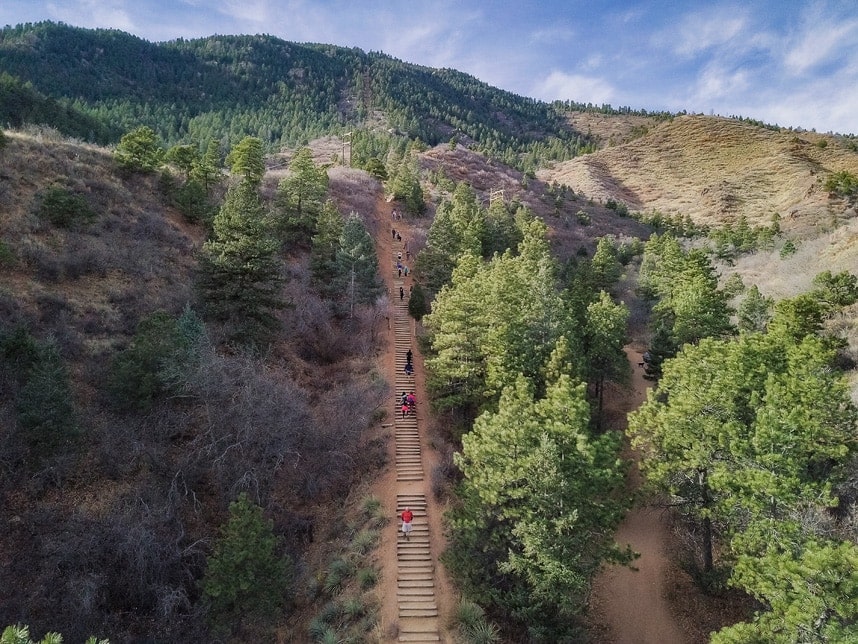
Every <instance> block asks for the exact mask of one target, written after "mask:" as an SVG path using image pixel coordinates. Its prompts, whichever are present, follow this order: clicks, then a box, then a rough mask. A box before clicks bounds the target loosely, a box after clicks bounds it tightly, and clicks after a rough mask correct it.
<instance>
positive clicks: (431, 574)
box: [375, 202, 450, 642]
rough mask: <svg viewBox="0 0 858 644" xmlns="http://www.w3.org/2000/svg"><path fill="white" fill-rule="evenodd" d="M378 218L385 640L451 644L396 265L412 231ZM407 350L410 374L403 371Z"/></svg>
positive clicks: (416, 382)
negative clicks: (403, 401) (385, 296)
mask: <svg viewBox="0 0 858 644" xmlns="http://www.w3.org/2000/svg"><path fill="white" fill-rule="evenodd" d="M377 212H378V215H379V223H380V224H381V225H380V226H379V230H380V232H379V238H378V239H377V240H376V248H377V251H378V256H379V261H380V264H381V270H382V275H383V278H384V282H385V284H386V285H387V288H388V293H389V296H390V309H389V312H388V319H387V320H386V321H385V325H386V329H385V332H386V333H387V334H388V342H387V351H385V356H384V358H383V367H384V370H385V374H386V375H388V376H389V377H390V378H391V382H393V386H394V393H395V396H394V397H392V398H391V400H390V408H389V409H390V416H389V420H388V421H386V426H388V427H390V428H392V430H393V433H392V436H391V440H390V446H389V449H388V452H389V454H390V460H391V462H392V465H393V467H392V468H390V467H389V468H388V470H387V473H386V474H385V476H384V477H383V478H382V479H380V480H379V481H378V483H377V485H376V486H375V488H376V493H377V495H378V497H379V498H380V499H381V501H382V503H383V504H384V507H385V508H386V509H387V512H388V515H389V516H390V517H391V518H392V519H393V521H392V522H391V524H390V525H389V526H388V528H386V529H385V530H384V534H383V535H382V543H381V555H380V558H381V566H382V578H381V581H380V584H379V586H378V592H379V596H380V598H381V602H382V625H383V630H384V638H385V639H384V641H398V642H446V641H448V639H447V637H446V636H445V633H444V624H443V620H442V617H443V615H445V614H447V613H446V610H447V603H448V601H449V598H450V592H449V585H448V583H447V581H446V577H445V575H444V573H443V571H442V570H441V569H440V567H439V565H438V556H439V555H440V554H441V552H442V551H443V548H444V540H443V533H442V525H441V514H442V508H440V507H439V506H438V504H437V503H436V502H435V499H434V497H433V496H432V493H431V485H430V479H431V472H432V469H433V467H434V465H435V463H436V461H437V454H436V453H435V452H434V450H433V449H432V448H431V446H430V444H429V440H428V438H427V432H426V428H427V426H428V420H429V419H428V413H429V405H428V404H427V398H426V389H425V381H424V376H423V360H422V357H421V356H420V353H419V348H418V346H417V343H416V339H415V322H414V320H413V319H412V318H411V317H410V316H409V315H408V296H409V291H410V286H411V277H410V275H409V276H408V277H406V276H405V274H404V270H400V269H399V268H398V266H397V265H398V264H401V265H402V266H403V268H404V266H406V265H408V266H409V269H410V264H411V261H410V259H411V258H409V257H408V253H407V251H406V243H407V241H408V233H407V229H408V227H407V224H405V223H404V222H402V221H400V220H397V221H392V220H391V209H390V205H389V204H386V203H384V202H381V203H379V207H378V210H377ZM388 222H390V225H387V223H388ZM400 228H401V230H400ZM393 229H396V231H397V232H398V233H399V235H400V238H397V236H396V235H395V234H394V233H393V232H392V231H393ZM400 289H401V291H400ZM409 351H411V353H412V363H413V366H414V373H413V375H409V374H407V373H406V372H405V363H406V356H407V353H408V352H409ZM403 392H408V393H411V392H414V394H415V397H416V399H417V409H416V412H415V413H413V414H411V413H409V414H406V415H405V416H403V415H402V413H401V410H400V408H399V405H398V401H399V398H400V396H401V395H402V393H403ZM406 507H407V508H409V509H410V510H411V512H413V514H414V520H413V531H412V532H411V534H410V536H409V538H408V539H407V540H406V539H405V537H404V536H403V535H402V533H401V532H400V527H401V521H400V520H399V517H400V515H401V514H402V512H403V510H405V508H406Z"/></svg>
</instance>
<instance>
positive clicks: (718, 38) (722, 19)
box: [659, 6, 748, 58]
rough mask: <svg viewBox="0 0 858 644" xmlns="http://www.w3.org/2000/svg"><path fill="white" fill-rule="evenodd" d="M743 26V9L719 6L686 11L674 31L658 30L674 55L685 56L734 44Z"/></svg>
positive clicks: (660, 36) (744, 17)
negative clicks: (703, 9) (704, 9)
mask: <svg viewBox="0 0 858 644" xmlns="http://www.w3.org/2000/svg"><path fill="white" fill-rule="evenodd" d="M747 28H748V18H747V16H746V15H745V12H744V11H741V10H738V9H737V8H735V7H728V6H722V7H715V8H713V9H710V10H706V11H701V12H698V13H689V14H686V15H685V16H684V17H683V18H682V19H681V20H680V21H679V24H678V25H677V26H676V30H674V28H671V29H670V30H669V31H665V32H662V33H661V34H660V35H659V39H660V40H662V41H663V42H666V43H669V46H670V48H671V49H672V50H673V52H674V53H675V54H676V55H678V56H681V57H683V58H688V57H693V56H695V55H697V54H699V53H701V52H704V51H706V50H708V49H712V48H716V47H721V46H724V45H727V44H730V45H731V46H732V45H735V44H736V43H737V42H738V41H739V37H740V36H742V35H743V34H744V32H745V31H746V30H747ZM742 48H743V49H744V46H743V47H742Z"/></svg>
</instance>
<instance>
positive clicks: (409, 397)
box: [399, 391, 417, 418]
mask: <svg viewBox="0 0 858 644" xmlns="http://www.w3.org/2000/svg"><path fill="white" fill-rule="evenodd" d="M399 409H400V411H402V417H403V418H405V417H406V416H407V415H408V414H416V413H417V398H415V397H414V392H413V391H412V392H411V393H410V394H409V393H406V392H404V391H403V392H402V396H400V397H399Z"/></svg>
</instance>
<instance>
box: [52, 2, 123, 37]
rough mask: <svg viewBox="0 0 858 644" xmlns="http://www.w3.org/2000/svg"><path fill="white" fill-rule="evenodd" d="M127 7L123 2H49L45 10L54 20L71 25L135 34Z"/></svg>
mask: <svg viewBox="0 0 858 644" xmlns="http://www.w3.org/2000/svg"><path fill="white" fill-rule="evenodd" d="M125 5H126V3H125V2H123V1H122V0H118V1H114V2H104V1H102V0H80V1H79V2H75V3H72V4H68V3H57V2H48V3H47V4H46V5H45V8H46V10H47V11H48V13H49V15H50V17H51V19H52V20H56V21H59V22H65V23H67V24H70V25H75V26H81V27H90V28H93V29H95V28H103V29H120V30H122V31H128V32H134V30H135V24H134V21H133V20H132V19H131V16H130V14H129V13H128V10H127V9H126V7H125Z"/></svg>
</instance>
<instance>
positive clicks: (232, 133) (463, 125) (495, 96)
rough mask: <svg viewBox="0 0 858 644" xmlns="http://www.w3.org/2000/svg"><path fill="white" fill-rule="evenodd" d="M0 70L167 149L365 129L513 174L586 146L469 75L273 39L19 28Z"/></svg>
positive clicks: (278, 142) (7, 35)
mask: <svg viewBox="0 0 858 644" xmlns="http://www.w3.org/2000/svg"><path fill="white" fill-rule="evenodd" d="M0 71H5V72H7V73H8V74H10V75H11V76H12V77H14V78H16V79H18V80H20V81H21V82H23V83H30V84H32V87H33V88H34V89H35V90H36V91H37V92H39V93H41V94H42V95H44V96H47V97H50V98H52V99H55V100H57V101H63V102H65V103H66V104H68V105H70V106H73V107H74V108H75V109H77V110H80V111H81V112H82V113H85V114H88V115H90V116H91V117H93V118H95V119H97V120H98V121H99V122H101V123H103V124H105V125H107V124H109V125H110V126H111V127H113V128H115V129H114V130H113V131H114V132H115V131H116V130H117V129H118V131H120V132H123V131H127V130H129V129H132V128H134V127H137V126H139V125H149V126H150V127H152V128H154V129H155V130H156V131H157V132H158V133H159V135H160V136H161V137H162V139H163V140H164V142H165V143H166V144H168V145H172V144H174V143H177V142H179V141H190V140H195V141H205V140H208V139H215V140H218V141H221V142H222V143H223V144H224V146H228V145H230V144H231V143H235V142H236V141H237V140H238V139H240V138H242V137H244V136H246V135H252V136H258V137H259V138H261V139H262V140H263V141H264V142H265V143H266V144H268V145H269V147H270V148H271V149H272V150H276V149H277V148H279V147H282V146H295V145H298V144H301V143H303V142H305V141H307V140H310V139H313V138H316V137H319V136H323V135H326V134H337V133H343V132H345V131H348V130H349V129H352V128H355V127H368V126H369V125H370V124H372V125H374V126H375V127H377V128H378V129H379V130H380V131H382V132H385V133H386V131H387V130H391V131H394V132H398V133H401V134H402V135H404V136H406V137H408V138H410V139H421V140H422V141H424V142H425V143H428V144H430V145H434V144H436V143H439V142H442V141H447V140H449V139H450V138H451V137H454V136H455V137H457V138H459V140H461V141H463V142H467V143H468V144H469V145H471V146H473V147H474V148H476V149H479V150H480V151H482V152H485V153H487V154H490V155H492V156H494V157H496V158H500V159H504V160H505V161H506V162H508V163H515V164H517V165H521V164H522V163H525V162H529V163H531V164H533V162H534V161H533V160H534V159H536V158H554V159H567V158H571V157H572V156H573V155H575V154H577V153H579V152H581V151H586V150H590V149H592V146H590V145H589V142H588V141H587V140H586V137H584V136H583V135H581V134H580V133H578V132H576V131H575V130H574V129H573V128H572V127H571V126H570V125H569V123H568V121H567V119H565V118H563V117H562V116H561V115H560V114H559V113H558V112H557V111H556V110H555V109H554V108H552V106H550V105H548V104H546V103H543V102H540V101H535V100H533V99H529V98H524V97H521V96H517V95H515V94H512V93H510V92H506V91H503V90H499V89H496V88H494V87H491V86H490V85H487V84H486V83H483V82H481V81H479V80H477V79H476V78H474V77H472V76H469V75H467V74H463V73H461V72H457V71H455V70H450V69H432V68H428V67H422V66H419V65H413V64H409V63H405V62H402V61H399V60H396V59H394V58H391V57H390V56H387V55H384V54H381V53H375V52H370V53H365V52H363V51H361V50H360V49H356V48H345V47H336V46H333V45H316V44H298V43H290V42H286V41H284V40H281V39H279V38H274V37H271V36H211V37H208V38H200V39H195V40H182V39H179V40H176V41H170V42H166V43H150V42H147V41H145V40H142V39H140V38H137V37H135V36H132V35H130V34H127V33H124V32H121V31H117V30H105V29H96V30H91V29H80V28H76V27H70V26H68V25H62V24H56V23H50V22H43V23H37V24H26V25H18V26H17V27H7V28H5V29H2V30H0ZM22 118H23V115H22Z"/></svg>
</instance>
